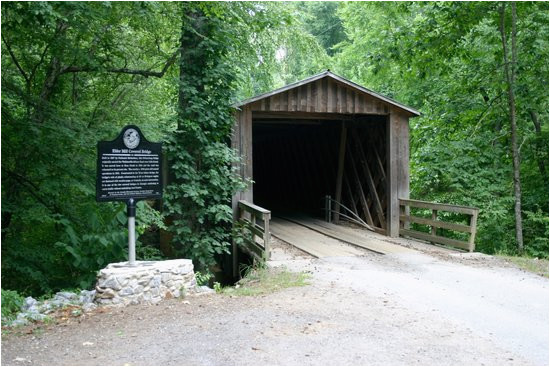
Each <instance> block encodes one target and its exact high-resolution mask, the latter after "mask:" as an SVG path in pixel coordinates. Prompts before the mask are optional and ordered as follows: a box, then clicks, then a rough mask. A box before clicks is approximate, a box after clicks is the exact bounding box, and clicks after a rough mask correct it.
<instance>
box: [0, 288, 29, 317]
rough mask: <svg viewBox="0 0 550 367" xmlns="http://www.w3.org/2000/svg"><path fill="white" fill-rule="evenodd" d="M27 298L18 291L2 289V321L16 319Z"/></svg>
mask: <svg viewBox="0 0 550 367" xmlns="http://www.w3.org/2000/svg"><path fill="white" fill-rule="evenodd" d="M24 302H25V299H24V298H23V296H22V295H20V294H19V293H17V292H16V291H10V290H4V289H2V321H11V320H13V319H15V317H16V315H17V313H18V312H19V311H21V307H22V306H23V303H24Z"/></svg>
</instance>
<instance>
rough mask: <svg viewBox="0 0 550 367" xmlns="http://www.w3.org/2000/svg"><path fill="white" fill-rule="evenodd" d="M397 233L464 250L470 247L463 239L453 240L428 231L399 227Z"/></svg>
mask: <svg viewBox="0 0 550 367" xmlns="http://www.w3.org/2000/svg"><path fill="white" fill-rule="evenodd" d="M399 234H400V235H401V236H408V237H412V238H416V239H419V240H423V241H428V242H436V243H440V244H442V245H448V246H454V247H458V248H461V249H465V250H469V248H470V245H469V244H468V242H465V241H460V240H455V239H452V238H446V237H441V236H432V235H431V234H429V233H424V232H418V231H413V230H412V229H400V230H399Z"/></svg>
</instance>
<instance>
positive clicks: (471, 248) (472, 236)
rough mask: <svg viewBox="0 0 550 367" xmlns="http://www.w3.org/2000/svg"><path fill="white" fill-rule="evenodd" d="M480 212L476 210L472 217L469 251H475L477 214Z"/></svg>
mask: <svg viewBox="0 0 550 367" xmlns="http://www.w3.org/2000/svg"><path fill="white" fill-rule="evenodd" d="M478 214H479V211H478V210H476V211H474V213H473V214H472V216H471V217H470V227H471V232H470V238H469V239H468V251H470V252H473V251H474V246H475V243H474V240H475V238H476V232H477V215H478Z"/></svg>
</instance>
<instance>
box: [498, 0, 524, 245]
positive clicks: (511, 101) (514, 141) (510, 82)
mask: <svg viewBox="0 0 550 367" xmlns="http://www.w3.org/2000/svg"><path fill="white" fill-rule="evenodd" d="M511 7H512V33H511V38H512V51H511V59H510V61H509V60H508V45H507V37H506V29H505V16H506V3H502V4H501V6H500V36H501V39H502V54H503V59H504V66H503V68H504V74H505V75H506V84H507V89H508V106H509V109H510V132H511V133H510V134H511V139H510V145H511V150H512V157H513V160H512V161H513V163H514V199H515V200H514V214H515V222H516V242H517V246H518V250H519V251H520V252H523V225H522V219H521V180H520V166H519V165H520V157H519V149H518V138H517V122H516V93H515V91H514V89H515V88H516V85H515V84H516V83H515V81H516V69H517V49H516V37H517V33H516V17H517V15H516V3H515V2H512V3H511Z"/></svg>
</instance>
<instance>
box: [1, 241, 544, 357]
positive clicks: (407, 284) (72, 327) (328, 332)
mask: <svg viewBox="0 0 550 367" xmlns="http://www.w3.org/2000/svg"><path fill="white" fill-rule="evenodd" d="M398 241H399V244H401V245H405V246H409V247H415V248H416V249H417V250H421V251H418V252H415V253H403V254H393V255H378V254H374V253H370V252H367V251H365V252H364V254H363V255H362V256H357V257H331V258H323V259H313V258H311V257H309V256H307V255H305V254H303V253H301V252H300V251H297V250H295V249H291V248H289V247H288V246H287V245H284V244H282V243H280V242H279V243H277V244H275V249H274V255H273V256H274V258H275V260H274V261H273V262H272V263H271V264H270V265H271V266H272V267H274V268H275V269H278V268H281V267H285V268H286V269H288V270H289V271H293V272H307V273H308V274H309V279H308V280H307V282H308V283H309V284H308V285H306V286H302V287H293V288H287V289H283V290H280V291H276V292H272V293H268V294H263V295H257V296H236V295H234V294H232V293H222V294H213V295H203V296H188V297H186V298H185V299H183V300H182V299H171V300H166V301H164V302H162V303H160V304H159V305H156V306H145V305H141V306H131V307H128V308H125V309H99V310H96V311H94V312H93V313H90V314H86V315H83V316H80V317H67V318H65V319H58V324H55V323H53V324H50V325H42V326H40V327H38V328H34V330H33V329H19V330H17V331H12V332H10V333H8V334H7V335H3V338H2V364H3V365H10V364H11V365H31V364H33V365H548V343H549V340H548V279H547V278H544V277H541V276H538V275H536V274H532V273H528V272H525V271H522V270H520V269H518V268H516V267H514V266H513V265H511V264H509V263H507V262H504V261H502V260H499V259H496V258H493V257H487V256H483V255H480V254H460V253H455V252H451V251H446V250H442V249H437V248H433V247H430V246H428V245H418V244H417V243H413V242H407V241H404V240H398Z"/></svg>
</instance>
